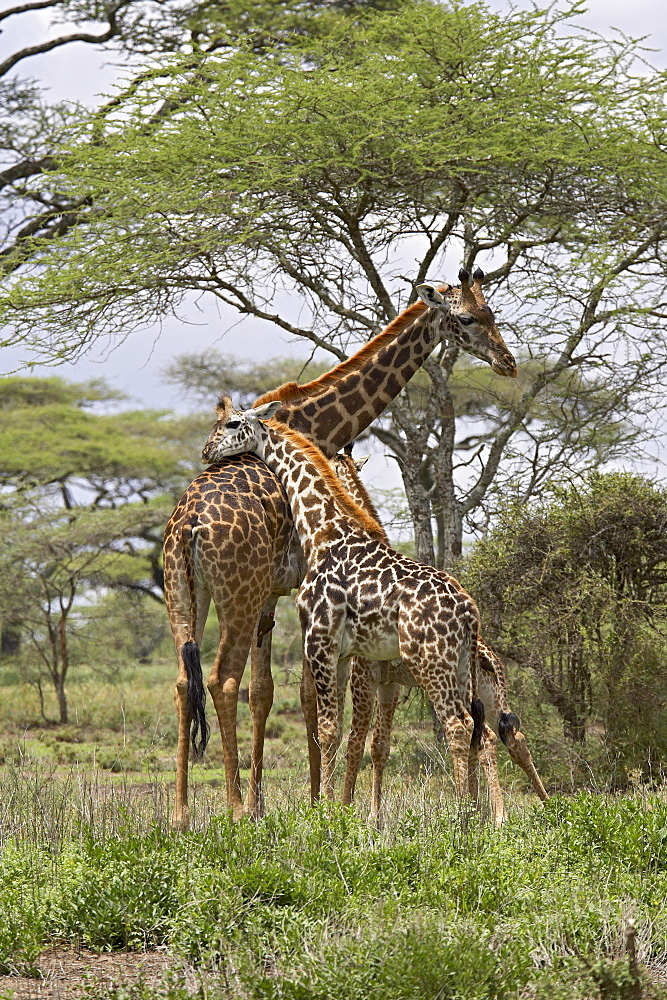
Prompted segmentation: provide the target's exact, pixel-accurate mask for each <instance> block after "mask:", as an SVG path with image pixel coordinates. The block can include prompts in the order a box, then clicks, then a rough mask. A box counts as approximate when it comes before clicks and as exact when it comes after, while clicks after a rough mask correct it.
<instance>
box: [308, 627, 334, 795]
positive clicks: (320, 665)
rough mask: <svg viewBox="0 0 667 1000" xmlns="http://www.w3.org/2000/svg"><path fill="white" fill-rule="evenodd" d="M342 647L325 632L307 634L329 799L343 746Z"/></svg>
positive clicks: (323, 781)
mask: <svg viewBox="0 0 667 1000" xmlns="http://www.w3.org/2000/svg"><path fill="white" fill-rule="evenodd" d="M339 646H340V642H334V641H332V639H331V636H330V635H328V634H326V633H325V634H318V635H316V634H314V633H310V634H306V635H304V660H305V661H306V663H307V665H308V667H309V669H310V671H311V673H312V676H313V680H314V682H315V688H316V690H317V742H318V744H319V748H320V754H321V761H322V765H321V767H322V771H321V780H320V793H321V794H322V795H323V796H324V797H325V798H327V799H329V800H333V797H334V768H335V765H336V751H337V750H338V746H339V743H340V723H339V720H338V700H339V696H338V683H337V670H336V667H337V651H338V648H339Z"/></svg>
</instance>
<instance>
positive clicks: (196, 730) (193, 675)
mask: <svg viewBox="0 0 667 1000" xmlns="http://www.w3.org/2000/svg"><path fill="white" fill-rule="evenodd" d="M181 539H182V545H183V561H184V563H185V575H186V578H187V583H188V593H189V597H190V629H189V631H190V635H192V636H195V635H196V634H197V597H196V593H195V560H196V557H197V533H196V525H193V524H188V523H186V524H184V525H183V527H182V529H181ZM181 656H182V658H183V665H184V666H185V672H186V674H187V676H188V709H189V712H190V718H191V720H192V730H191V734H190V738H191V740H192V749H193V752H194V758H195V760H199V759H200V757H202V756H203V753H204V750H205V749H206V744H207V743H208V738H209V734H210V727H209V724H208V722H207V721H206V688H205V687H204V678H203V675H202V669H201V657H200V655H199V646H198V645H197V643H196V642H195V640H194V639H189V640H188V641H187V642H184V643H183V645H182V646H181Z"/></svg>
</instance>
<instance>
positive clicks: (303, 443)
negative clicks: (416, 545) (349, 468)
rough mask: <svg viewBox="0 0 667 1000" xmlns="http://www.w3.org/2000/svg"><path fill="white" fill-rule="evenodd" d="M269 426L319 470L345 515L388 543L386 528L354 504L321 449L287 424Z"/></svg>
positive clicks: (278, 423)
mask: <svg viewBox="0 0 667 1000" xmlns="http://www.w3.org/2000/svg"><path fill="white" fill-rule="evenodd" d="M268 425H269V426H270V427H273V429H274V430H276V431H278V433H279V434H280V436H281V437H284V438H287V439H288V440H289V441H291V443H292V444H293V445H295V447H296V448H298V449H299V451H302V452H303V453H304V455H305V457H306V458H307V459H308V461H309V462H312V464H313V465H314V466H315V468H316V469H317V471H318V473H319V474H320V475H321V477H322V479H324V481H325V483H326V485H327V487H328V489H329V490H330V491H331V493H332V494H333V495H334V498H335V499H336V501H337V503H338V504H339V505H340V507H341V508H342V509H343V511H344V513H346V514H347V515H348V517H351V518H353V519H354V520H355V521H356V522H357V523H358V524H359V526H360V527H362V528H363V529H364V530H365V531H368V532H369V534H371V535H373V537H374V538H379V539H380V540H381V541H383V542H386V540H387V536H386V535H385V532H384V528H383V527H382V525H381V524H379V522H378V521H377V520H376V519H375V518H374V517H373V516H372V515H371V514H369V513H368V512H367V511H365V510H364V509H363V507H360V506H359V505H358V504H357V503H355V502H354V500H353V499H352V497H351V496H350V495H349V493H348V492H347V491H346V490H345V488H344V487H343V484H342V483H341V481H340V479H339V478H338V476H337V475H336V473H335V472H334V470H333V469H332V468H331V465H330V464H329V461H328V460H327V458H326V457H325V456H324V454H323V453H322V452H321V451H320V449H319V448H318V447H317V446H316V445H314V444H313V443H312V441H309V440H308V438H307V437H304V436H303V434H299V432H298V431H295V430H292V428H291V427H288V426H287V424H282V423H280V421H278V420H275V419H272V420H269V421H268Z"/></svg>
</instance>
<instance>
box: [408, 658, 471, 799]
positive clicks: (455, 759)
mask: <svg viewBox="0 0 667 1000" xmlns="http://www.w3.org/2000/svg"><path fill="white" fill-rule="evenodd" d="M415 675H416V676H418V675H417V674H415ZM423 687H424V690H425V691H426V694H427V695H428V696H429V698H430V699H431V701H432V703H433V707H434V709H435V711H436V714H437V716H438V718H439V719H440V722H441V723H442V728H443V729H444V731H445V740H446V741H447V746H448V747H449V752H450V754H451V755H452V770H453V772H454V786H455V788H456V794H457V796H458V797H459V798H460V799H464V798H466V797H467V795H468V794H469V789H468V758H469V756H470V742H471V740H472V734H473V729H474V722H473V720H472V716H471V715H470V713H469V712H468V711H467V709H466V708H465V706H464V705H463V703H462V702H461V701H460V699H459V698H457V697H455V698H452V696H451V694H450V696H449V698H446V697H445V694H444V693H443V690H442V689H441V687H440V685H439V684H438V683H437V682H436V681H435V679H434V677H433V676H432V675H431V674H427V675H425V676H424V678H423Z"/></svg>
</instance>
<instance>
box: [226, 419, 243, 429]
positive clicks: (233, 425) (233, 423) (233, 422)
mask: <svg viewBox="0 0 667 1000" xmlns="http://www.w3.org/2000/svg"><path fill="white" fill-rule="evenodd" d="M240 426H241V421H240V420H228V421H227V430H228V431H235V430H236V428H237V427H240Z"/></svg>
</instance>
